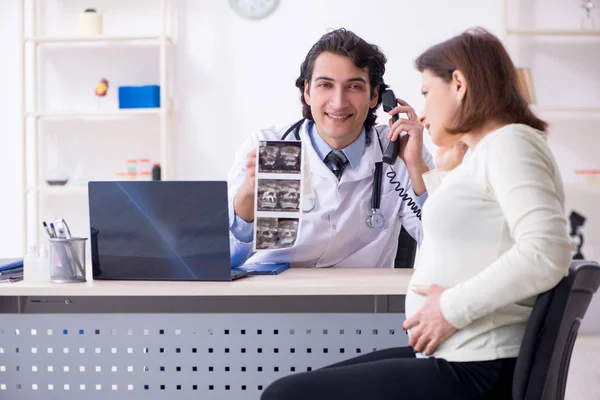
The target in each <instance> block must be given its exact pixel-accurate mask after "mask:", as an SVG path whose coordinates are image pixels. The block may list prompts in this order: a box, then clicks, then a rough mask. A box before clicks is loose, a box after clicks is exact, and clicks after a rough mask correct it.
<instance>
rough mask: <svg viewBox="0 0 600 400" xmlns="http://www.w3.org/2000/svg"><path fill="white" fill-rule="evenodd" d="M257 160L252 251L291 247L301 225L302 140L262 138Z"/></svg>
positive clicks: (294, 242)
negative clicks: (268, 139) (270, 139)
mask: <svg viewBox="0 0 600 400" xmlns="http://www.w3.org/2000/svg"><path fill="white" fill-rule="evenodd" d="M257 163H258V168H257V169H258V170H257V173H256V180H255V184H256V192H255V194H256V202H255V207H254V218H255V221H256V223H255V224H254V238H255V240H254V246H253V250H254V251H261V250H274V249H284V248H288V247H292V246H294V245H295V244H296V237H298V232H299V230H300V226H301V225H302V224H301V222H300V221H301V220H300V218H302V211H301V208H300V205H301V203H302V190H303V186H302V185H303V184H302V179H303V173H302V172H303V171H304V166H303V165H302V142H300V141H291V140H279V141H260V142H259V144H258V162H257Z"/></svg>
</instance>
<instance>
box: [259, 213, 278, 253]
mask: <svg viewBox="0 0 600 400" xmlns="http://www.w3.org/2000/svg"><path fill="white" fill-rule="evenodd" d="M277 238H278V230H277V218H257V220H256V248H257V249H263V250H264V249H272V248H274V247H275V244H276V243H277Z"/></svg>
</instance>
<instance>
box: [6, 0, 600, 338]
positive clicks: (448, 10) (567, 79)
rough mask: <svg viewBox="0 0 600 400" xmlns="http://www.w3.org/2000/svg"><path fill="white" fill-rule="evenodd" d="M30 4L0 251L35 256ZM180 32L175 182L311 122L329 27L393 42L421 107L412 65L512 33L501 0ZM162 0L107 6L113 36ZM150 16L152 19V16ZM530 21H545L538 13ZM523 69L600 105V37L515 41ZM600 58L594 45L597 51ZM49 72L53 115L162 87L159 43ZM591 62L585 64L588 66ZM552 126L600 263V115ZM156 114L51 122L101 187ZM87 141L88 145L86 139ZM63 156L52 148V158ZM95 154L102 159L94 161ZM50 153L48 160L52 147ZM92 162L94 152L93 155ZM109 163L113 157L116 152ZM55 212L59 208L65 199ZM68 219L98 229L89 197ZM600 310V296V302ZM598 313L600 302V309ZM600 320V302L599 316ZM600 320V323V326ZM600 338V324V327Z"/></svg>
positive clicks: (574, 98) (183, 17) (54, 24)
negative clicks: (314, 54)
mask: <svg viewBox="0 0 600 400" xmlns="http://www.w3.org/2000/svg"><path fill="white" fill-rule="evenodd" d="M19 3H20V2H19V1H18V0H6V1H2V2H0V46H1V48H2V49H3V57H2V60H3V61H2V62H1V63H0V76H1V77H2V78H3V85H2V90H1V91H0V120H1V121H2V123H3V129H2V133H1V135H2V145H1V146H0V149H1V151H2V153H1V157H0V182H2V196H0V210H1V215H2V217H1V218H2V223H3V225H4V229H0V257H8V256H18V255H20V253H21V248H20V239H21V235H20V232H21V225H22V224H21V212H20V210H21V204H22V196H21V194H20V190H21V187H20V182H21V181H20V176H19V173H20V172H19V166H20V165H21V164H20V162H21V161H20V149H21V147H20V143H21V141H20V124H21V120H20V117H19V110H20V107H19V102H20V86H19V73H20V44H19V41H18V37H19V34H20V28H19V27H20V23H19V21H18V18H19V17H18V10H19ZM42 3H43V4H45V5H44V11H45V13H46V18H43V20H42V25H43V29H44V32H46V33H47V34H73V33H74V32H75V27H76V18H77V15H78V14H79V13H80V12H81V11H82V10H81V4H80V2H78V1H77V0H46V1H44V2H42ZM174 3H175V4H176V17H177V21H178V22H177V24H176V26H175V38H176V43H177V45H176V47H175V50H174V57H175V72H176V78H175V95H176V96H175V103H176V113H175V116H176V117H175V124H176V133H175V137H174V148H173V155H174V160H175V163H174V172H175V175H174V177H175V178H177V179H224V178H225V176H226V173H227V171H228V169H229V166H230V164H231V162H232V160H233V156H234V153H235V152H236V150H237V147H238V143H239V142H240V141H242V140H244V138H245V137H247V135H248V134H249V133H250V132H251V131H253V130H255V129H259V128H261V127H265V126H268V125H273V124H284V123H290V122H292V121H295V120H297V119H298V118H299V117H300V103H299V93H298V92H297V89H296V88H295V87H294V81H295V79H296V77H297V74H298V71H299V65H300V63H301V61H302V59H303V57H304V56H305V54H306V52H307V51H308V50H309V48H310V46H311V45H312V44H313V43H314V42H315V41H316V40H317V39H318V38H319V37H320V36H321V35H322V34H323V33H325V32H326V30H327V29H328V28H337V27H342V26H343V27H346V28H348V29H351V30H353V31H355V32H356V33H358V34H359V35H360V36H362V37H363V38H365V39H366V40H368V41H372V42H373V43H376V44H377V45H379V46H380V47H381V48H382V49H383V50H384V52H385V54H386V55H387V57H388V60H389V62H388V64H387V71H388V72H387V74H386V81H387V83H388V84H390V85H391V86H392V88H393V89H394V90H395V92H396V93H397V94H398V95H399V96H401V97H403V98H405V99H406V100H407V101H409V102H410V103H411V104H413V105H414V106H415V108H416V109H417V110H420V109H421V106H422V104H423V102H422V99H421V96H420V94H419V88H420V76H419V74H418V73H417V72H416V71H415V70H414V68H413V66H412V63H413V60H414V59H415V57H416V56H417V55H418V54H419V53H420V52H421V51H422V50H424V49H425V48H426V47H428V46H429V45H431V44H433V43H435V42H437V41H440V40H443V39H446V38H448V37H449V36H451V35H453V34H456V33H459V32H460V31H462V30H464V29H466V28H468V27H470V26H474V25H480V26H483V27H486V28H488V29H490V30H491V31H492V32H494V33H496V34H500V33H501V27H502V21H501V1H500V0H488V1H481V0H455V1H452V2H450V1H445V0H430V1H420V2H416V1H410V0H395V1H389V0H370V1H365V0H306V1H293V0H281V4H280V6H279V7H278V9H277V10H276V11H275V13H274V14H273V15H272V16H271V17H269V18H267V19H265V20H261V21H248V20H244V19H243V18H241V17H239V16H237V15H236V14H234V12H233V11H232V10H231V9H230V7H229V4H228V2H227V1H223V0H174ZM518 3H519V4H521V5H519V4H517V2H516V0H511V7H512V9H513V11H515V12H516V14H514V15H516V17H515V18H511V22H512V23H518V24H522V26H537V27H545V26H552V27H562V28H577V27H578V24H579V16H580V10H578V9H577V7H578V4H576V3H578V2H574V1H573V2H565V1H562V0H548V1H543V2H542V1H533V0H531V1H530V3H531V4H532V5H533V6H532V11H533V13H527V10H526V8H527V7H526V6H523V4H525V3H527V2H523V1H521V2H518ZM157 6H158V0H153V1H143V0H103V1H100V2H98V4H97V8H98V9H99V10H100V11H101V12H103V13H104V14H105V33H106V34H119V33H128V34H131V33H146V34H147V33H152V32H155V31H153V29H154V28H155V23H156V21H157V18H156V16H157ZM140 10H142V11H143V12H141V13H140ZM528 15H534V16H535V17H533V18H531V17H528ZM598 24H599V25H600V21H598ZM592 40H594V39H592ZM508 45H509V48H510V50H511V53H512V54H513V55H514V57H515V60H516V61H517V64H521V65H527V66H530V67H532V72H533V73H534V85H535V86H536V93H537V95H538V100H539V103H540V104H542V105H565V104H575V105H593V106H600V80H598V78H597V77H598V71H600V56H599V54H600V51H598V49H599V46H600V40H596V41H595V42H593V44H590V43H589V39H588V41H586V40H582V39H573V40H571V39H568V40H566V41H565V40H563V39H560V40H558V39H553V40H547V39H544V40H536V41H535V42H533V41H531V40H529V41H527V40H526V41H523V40H521V39H520V40H519V41H518V42H516V41H514V40H511V41H509V42H508ZM590 50H591V51H590ZM42 55H43V56H44V57H45V59H46V60H47V62H46V64H45V65H46V67H47V68H46V70H45V72H44V73H43V74H42V79H43V84H44V85H45V86H44V89H45V90H44V93H43V95H42V97H41V100H42V103H43V106H44V107H47V108H52V109H61V108H75V107H76V108H80V109H87V108H93V107H96V103H95V99H94V98H93V96H92V95H91V91H92V90H93V87H94V85H95V84H96V82H97V81H98V80H99V79H100V78H102V77H104V76H105V75H106V77H107V78H109V80H110V81H111V89H110V90H109V96H108V97H107V99H106V101H105V104H104V107H108V108H111V107H112V108H114V107H116V87H117V86H118V85H119V84H126V83H132V84H143V83H156V81H157V80H158V69H157V62H156V61H155V60H156V56H157V51H156V49H152V48H147V47H137V48H120V49H114V50H112V49H106V48H104V49H102V48H99V49H96V48H93V49H86V50H83V51H82V52H81V53H76V52H74V50H73V49H68V50H65V49H60V48H59V49H54V50H44V52H43V54H42ZM580 57H581V58H580ZM543 117H545V118H546V117H547V118H549V121H550V122H551V124H552V125H551V126H552V128H551V136H550V143H551V144H552V146H553V149H554V151H555V153H556V156H557V158H558V160H559V163H560V165H561V168H562V172H563V175H564V176H565V181H566V183H567V189H568V196H569V198H568V204H567V206H568V210H570V209H572V208H573V209H576V210H577V211H579V212H581V213H582V214H584V215H586V216H587V217H588V221H587V223H586V226H585V234H586V237H587V238H588V243H587V244H586V247H585V248H584V254H585V255H586V256H588V258H592V259H600V241H599V240H598V238H600V212H598V211H597V208H596V207H594V205H595V204H596V203H597V202H598V200H599V195H600V187H592V186H589V185H585V184H583V183H582V182H581V180H580V177H577V176H575V175H574V173H573V171H574V170H575V169H580V168H581V169H583V168H585V169H589V168H600V163H599V162H598V161H596V160H597V159H598V157H597V155H596V152H595V151H594V149H596V148H599V147H598V146H599V144H600V139H599V137H598V136H597V135H596V134H597V129H595V126H597V123H598V119H599V118H598V116H593V115H583V116H582V115H570V114H566V115H562V116H560V115H544V116H543ZM157 131H158V130H157V128H156V120H152V119H148V120H144V121H137V122H135V121H133V122H132V121H129V122H127V123H120V122H119V121H112V122H109V123H105V124H97V125H90V124H89V123H80V124H72V123H69V124H64V123H60V124H59V123H48V124H47V125H44V126H43V127H42V133H43V134H44V138H45V139H46V140H49V143H52V141H55V142H56V143H54V145H57V146H61V147H65V148H69V149H70V150H71V155H73V157H71V160H69V161H68V162H67V163H68V164H69V165H70V167H71V168H72V167H73V165H74V164H75V163H77V162H80V163H83V165H84V172H85V175H86V177H87V178H90V179H103V178H104V179H110V178H112V177H113V176H114V173H115V172H116V171H118V170H119V169H121V170H122V167H123V165H124V162H125V160H126V159H127V158H131V157H134V158H139V157H146V156H148V157H151V158H154V159H155V158H156V157H157V156H158V149H157V147H156V146H155V144H154V143H155V142H156V140H155V139H156V133H157ZM75 139H79V141H78V142H77V144H76V145H75V144H73V143H74V141H75ZM50 154H51V153H50ZM88 154H89V155H88ZM43 155H44V157H46V159H47V158H48V157H47V154H46V153H43ZM84 155H85V156H84ZM103 155H104V156H103ZM55 206H58V205H57V204H55ZM60 206H61V207H60V208H59V210H60V211H54V212H49V211H48V212H47V213H46V214H44V215H43V216H42V217H44V218H47V219H52V218H54V217H58V216H64V214H61V213H73V215H75V217H73V218H77V219H78V220H81V221H82V222H81V223H79V222H78V223H76V226H77V228H76V229H79V230H81V231H83V232H82V234H85V229H86V228H85V224H86V221H85V220H86V218H87V217H86V215H87V214H86V213H87V210H86V203H85V199H82V198H79V199H71V200H68V201H61V204H60ZM598 304H600V302H598ZM595 307H596V306H595ZM598 312H600V306H599V307H596V309H595V311H594V313H596V314H597V313H598ZM598 322H599V324H600V321H598ZM597 329H598V331H600V326H598V327H597Z"/></svg>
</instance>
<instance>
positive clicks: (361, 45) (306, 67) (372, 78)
mask: <svg viewBox="0 0 600 400" xmlns="http://www.w3.org/2000/svg"><path fill="white" fill-rule="evenodd" d="M324 52H329V53H333V54H338V55H341V56H346V57H348V58H350V59H351V60H352V62H353V63H354V65H356V67H358V68H361V69H362V68H367V70H368V71H369V84H370V86H371V96H373V93H374V92H375V88H377V87H379V98H378V99H377V104H376V105H375V107H373V108H371V109H369V113H368V114H367V118H366V120H365V123H364V126H365V129H366V130H370V129H371V128H372V127H373V126H375V122H376V121H377V115H376V114H375V112H376V111H377V108H378V107H379V106H380V105H381V95H382V92H383V91H384V90H385V89H386V88H387V85H386V84H385V82H384V81H383V74H384V73H385V63H386V62H387V58H386V57H385V55H384V54H383V52H382V51H381V50H380V49H379V47H377V46H376V45H374V44H369V43H367V42H366V41H365V40H363V39H362V38H360V37H359V36H358V35H356V34H355V33H354V32H351V31H348V30H346V29H344V28H341V29H337V30H334V31H331V32H328V33H326V34H325V35H323V36H321V38H320V39H319V40H318V41H317V43H315V44H314V45H313V46H312V48H311V49H310V51H309V52H308V54H307V55H306V58H305V59H304V61H303V62H302V65H301V66H300V76H299V77H298V79H296V87H297V88H298V89H300V100H301V101H302V116H303V117H304V118H306V119H309V120H311V121H314V119H313V116H312V113H311V112H310V106H309V105H308V104H307V103H306V100H305V99H304V82H309V83H310V81H311V79H312V74H313V69H314V65H315V61H316V59H317V57H319V55H320V54H321V53H324Z"/></svg>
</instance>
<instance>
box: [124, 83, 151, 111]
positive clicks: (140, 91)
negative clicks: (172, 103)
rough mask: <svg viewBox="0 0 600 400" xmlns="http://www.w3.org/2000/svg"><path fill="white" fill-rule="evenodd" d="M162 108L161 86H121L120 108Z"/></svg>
mask: <svg viewBox="0 0 600 400" xmlns="http://www.w3.org/2000/svg"><path fill="white" fill-rule="evenodd" d="M156 107H160V86H158V85H146V86H119V108H156Z"/></svg>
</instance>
